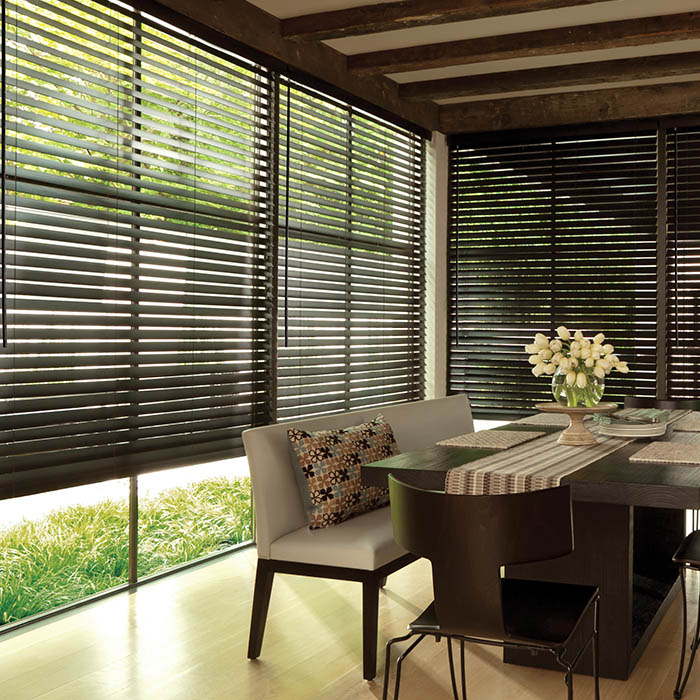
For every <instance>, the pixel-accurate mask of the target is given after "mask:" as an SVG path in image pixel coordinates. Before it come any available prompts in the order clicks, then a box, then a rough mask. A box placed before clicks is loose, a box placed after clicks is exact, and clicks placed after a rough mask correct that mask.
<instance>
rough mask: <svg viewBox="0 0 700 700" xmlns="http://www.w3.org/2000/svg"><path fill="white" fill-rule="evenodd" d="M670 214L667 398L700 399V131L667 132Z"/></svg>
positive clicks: (666, 301)
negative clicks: (699, 220) (699, 226)
mask: <svg viewBox="0 0 700 700" xmlns="http://www.w3.org/2000/svg"><path fill="white" fill-rule="evenodd" d="M666 145H667V151H668V157H667V163H668V170H667V182H668V195H667V200H668V212H667V236H666V275H665V277H666V287H665V292H666V300H665V305H666V318H667V321H666V326H665V335H666V363H667V372H666V377H665V382H666V392H667V395H668V396H670V397H674V398H692V399H697V398H700V324H699V323H698V310H699V308H700V274H699V272H700V236H698V212H699V211H700V178H699V177H698V175H699V174H700V169H699V167H698V156H700V126H692V127H690V126H689V127H679V128H673V129H668V130H667V132H666Z"/></svg>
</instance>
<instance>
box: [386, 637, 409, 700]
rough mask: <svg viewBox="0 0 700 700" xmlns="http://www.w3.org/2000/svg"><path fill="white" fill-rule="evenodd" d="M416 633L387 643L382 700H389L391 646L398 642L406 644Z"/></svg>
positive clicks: (395, 638)
mask: <svg viewBox="0 0 700 700" xmlns="http://www.w3.org/2000/svg"><path fill="white" fill-rule="evenodd" d="M414 634H415V632H409V633H408V634H404V636H403V637H394V638H393V639H390V640H389V641H388V642H387V643H386V658H385V660H384V688H383V689H382V700H387V696H388V693H389V669H390V667H391V646H392V644H395V643H396V642H405V641H406V640H407V639H410V638H411V637H413V635H414Z"/></svg>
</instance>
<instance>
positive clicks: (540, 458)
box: [445, 426, 633, 496]
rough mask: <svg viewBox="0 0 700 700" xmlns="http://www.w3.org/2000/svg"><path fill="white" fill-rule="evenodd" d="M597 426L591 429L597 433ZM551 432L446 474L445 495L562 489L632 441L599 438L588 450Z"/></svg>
mask: <svg viewBox="0 0 700 700" xmlns="http://www.w3.org/2000/svg"><path fill="white" fill-rule="evenodd" d="M596 430H597V426H596V427H594V428H592V430H591V432H593V433H595V432H596ZM559 435H560V433H558V432H556V433H552V434H551V435H547V436H545V437H541V438H538V439H537V440H533V441H532V442H528V443H527V444H525V445H520V446H518V447H513V448H511V449H510V450H507V451H506V452H501V453H497V454H494V455H489V456H488V457H483V458H482V459H477V460H475V461H474V462H469V463H468V464H464V465H462V466H461V467H455V468H454V469H450V470H449V471H448V472H447V476H446V477H445V492H446V493H451V494H466V495H471V496H484V495H498V494H506V493H521V492H523V491H536V490H538V489H546V488H552V487H554V486H559V484H560V483H561V480H562V479H563V478H564V477H565V476H567V475H569V474H571V473H573V472H575V471H577V470H578V469H581V468H582V467H585V466H586V465H588V464H591V463H592V462H595V461H596V460H598V459H600V458H601V457H605V456H606V455H609V454H611V453H612V452H615V451H616V450H619V449H620V448H621V447H624V446H625V445H628V444H629V443H630V442H632V440H633V439H632V438H619V437H607V436H598V442H597V443H596V444H595V445H591V446H588V447H571V446H569V445H559V444H557V439H558V438H559Z"/></svg>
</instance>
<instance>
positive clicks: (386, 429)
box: [287, 415, 399, 530]
mask: <svg viewBox="0 0 700 700" xmlns="http://www.w3.org/2000/svg"><path fill="white" fill-rule="evenodd" d="M287 436H288V437H289V441H290V443H291V444H292V447H293V448H294V452H295V453H296V456H297V458H298V459H299V465H300V467H301V471H302V474H303V475H304V480H305V483H306V486H307V488H308V489H309V499H310V501H311V514H310V525H309V527H310V528H311V529H312V530H317V529H320V528H323V527H329V526H331V525H336V524H338V523H340V522H343V520H347V519H348V518H352V517H353V516H355V515H360V514H361V513H366V512H368V511H370V510H374V509H375V508H379V507H381V506H384V505H386V504H387V503H389V490H388V489H385V488H380V487H377V486H362V483H361V481H360V467H361V466H362V465H363V464H367V463H368V462H375V461H376V460H378V459H384V457H391V455H395V454H398V453H399V449H398V446H397V445H396V440H395V438H394V431H393V430H392V429H391V426H390V425H389V424H388V423H387V422H386V421H385V420H384V417H383V416H381V415H380V416H377V417H376V418H375V419H374V420H372V421H369V422H368V423H363V424H361V425H355V426H352V427H349V428H342V429H340V430H318V431H315V432H308V431H306V430H300V429H298V428H290V429H289V430H287Z"/></svg>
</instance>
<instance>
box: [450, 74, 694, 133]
mask: <svg viewBox="0 0 700 700" xmlns="http://www.w3.org/2000/svg"><path fill="white" fill-rule="evenodd" d="M698 112H700V81H698V80H693V81H688V82H679V83H667V84H664V85H649V86H640V87H623V88H609V89H605V90H590V91H579V92H565V93H556V94H551V95H536V96H532V97H513V98H510V99H500V100H484V101H479V102H464V103H462V104H454V105H443V107H442V108H441V109H440V131H442V132H443V133H445V134H460V133H471V132H484V131H503V130H508V129H529V128H537V127H547V126H559V125H566V124H581V123H586V122H607V121H617V120H625V119H644V118H649V117H662V116H669V115H682V114H697V113H698Z"/></svg>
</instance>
